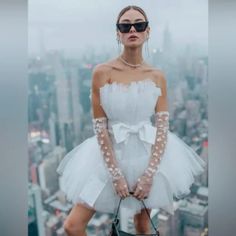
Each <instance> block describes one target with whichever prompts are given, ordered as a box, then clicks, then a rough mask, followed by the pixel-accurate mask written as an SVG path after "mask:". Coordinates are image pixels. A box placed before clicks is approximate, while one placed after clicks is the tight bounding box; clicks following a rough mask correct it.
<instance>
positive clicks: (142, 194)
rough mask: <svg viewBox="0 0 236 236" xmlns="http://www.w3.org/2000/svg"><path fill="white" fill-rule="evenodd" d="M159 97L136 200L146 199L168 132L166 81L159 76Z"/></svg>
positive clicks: (137, 187) (136, 191)
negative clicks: (154, 129)
mask: <svg viewBox="0 0 236 236" xmlns="http://www.w3.org/2000/svg"><path fill="white" fill-rule="evenodd" d="M160 81H161V85H160V86H161V96H160V97H158V101H157V104H156V107H155V126H156V127H157V133H156V139H155V143H154V145H153V146H152V151H151V157H150V161H149V164H148V167H147V168H146V170H145V172H144V174H143V175H142V176H141V177H140V178H139V179H138V182H137V185H136V186H135V193H134V196H135V197H137V198H138V199H144V198H146V197H148V195H149V192H150V190H151V186H152V181H153V177H154V175H155V173H156V171H157V169H158V166H159V164H160V161H161V158H162V156H163V154H164V151H165V147H166V143H167V138H168V130H169V112H168V98H167V86H166V79H165V76H164V75H163V74H161V78H160Z"/></svg>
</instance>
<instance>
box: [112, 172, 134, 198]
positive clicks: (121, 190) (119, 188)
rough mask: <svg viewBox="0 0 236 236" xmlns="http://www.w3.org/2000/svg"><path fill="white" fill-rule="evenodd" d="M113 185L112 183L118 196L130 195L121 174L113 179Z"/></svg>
mask: <svg viewBox="0 0 236 236" xmlns="http://www.w3.org/2000/svg"><path fill="white" fill-rule="evenodd" d="M113 185H114V187H115V190H116V193H117V194H118V195H119V197H121V198H126V197H128V196H130V194H129V189H128V184H127V182H126V180H125V178H124V177H123V176H122V177H120V178H119V179H117V180H113Z"/></svg>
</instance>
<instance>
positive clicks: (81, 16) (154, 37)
mask: <svg viewBox="0 0 236 236" xmlns="http://www.w3.org/2000/svg"><path fill="white" fill-rule="evenodd" d="M130 4H133V5H138V6H141V7H142V8H143V9H144V10H145V11H146V13H147V15H148V18H149V21H150V27H151V34H150V40H149V45H151V47H161V42H162V41H161V40H162V38H161V36H162V32H163V29H164V28H165V27H166V25H167V24H168V25H169V29H170V31H171V32H172V36H173V40H174V41H175V42H176V44H179V43H181V44H182V43H184V44H186V43H197V44H200V45H203V46H205V47H206V46H207V43H208V1H207V0H136V1H131V0H40V1H39V0H30V1H28V16H29V18H28V19H29V28H28V45H29V46H28V49H29V53H31V52H36V51H38V50H39V45H40V43H39V42H40V40H39V38H40V36H39V35H40V33H39V32H40V31H41V32H43V36H41V38H44V44H45V47H46V49H60V48H64V49H66V51H67V52H68V53H70V52H75V51H79V50H81V49H85V48H87V47H91V48H92V47H95V49H96V50H101V49H103V48H111V47H113V48H117V42H116V34H115V21H116V17H117V15H118V13H119V11H120V10H121V9H122V8H123V7H125V6H127V5H130ZM41 35H42V34H41Z"/></svg>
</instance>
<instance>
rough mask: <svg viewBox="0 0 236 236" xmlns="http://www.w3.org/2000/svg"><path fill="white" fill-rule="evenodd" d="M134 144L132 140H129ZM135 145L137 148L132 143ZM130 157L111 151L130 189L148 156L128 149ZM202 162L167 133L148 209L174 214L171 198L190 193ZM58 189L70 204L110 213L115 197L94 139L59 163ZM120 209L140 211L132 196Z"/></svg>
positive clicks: (115, 201) (179, 141) (114, 203)
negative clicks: (78, 204)
mask: <svg viewBox="0 0 236 236" xmlns="http://www.w3.org/2000/svg"><path fill="white" fill-rule="evenodd" d="M133 141H134V140H133ZM136 144H137V145H136V146H137V147H138V146H140V144H139V143H137V140H136ZM129 145H130V146H131V149H130V150H132V153H131V154H132V155H130V152H129V154H128V155H127V153H126V154H125V153H124V152H123V153H122V150H121V149H119V150H118V149H116V148H115V150H114V151H115V154H116V159H117V161H118V164H119V167H120V168H121V169H122V172H123V174H124V175H125V178H126V180H127V182H128V186H129V189H130V190H132V188H133V186H134V185H135V183H136V181H137V179H138V177H139V176H141V175H142V173H143V171H144V170H145V168H146V167H147V165H148V162H149V159H150V155H145V154H144V153H142V152H139V151H138V149H137V148H136V147H133V148H132V140H131V144H129ZM205 167H206V163H205V161H203V160H202V158H201V157H199V156H198V155H197V153H196V152H195V151H193V149H192V148H190V147H189V146H188V145H187V144H186V143H184V142H183V141H182V140H181V139H180V138H179V137H178V136H177V135H175V134H174V133H172V132H170V131H168V139H167V144H166V149H165V152H164V155H163V157H162V160H161V163H160V166H159V168H158V171H157V172H156V174H155V176H154V179H153V184H152V188H151V191H150V194H149V197H148V198H147V199H145V200H144V202H145V205H146V206H147V207H148V208H150V209H159V208H161V209H164V210H165V211H167V212H169V213H170V214H172V215H173V214H174V208H173V200H174V199H173V196H175V197H176V198H183V197H185V196H187V195H188V194H189V193H190V187H191V185H192V184H193V182H194V180H195V178H194V177H195V176H198V175H200V174H202V173H203V172H204V169H205ZM57 173H58V174H59V175H60V184H61V190H62V191H63V192H64V193H65V194H66V197H67V200H69V201H71V202H72V203H73V204H76V203H83V204H85V205H86V206H87V207H90V208H93V209H95V210H96V211H99V212H106V213H114V212H115V209H116V208H117V205H118V202H119V197H118V196H117V194H116V192H115V189H114V187H113V184H112V181H111V178H110V176H109V174H108V170H107V169H106V166H105V164H104V161H103V156H102V154H101V151H100V147H99V145H98V142H97V138H96V136H92V137H90V138H88V139H86V140H85V141H84V142H82V143H81V144H80V145H78V146H76V147H75V148H74V149H73V150H72V151H70V152H69V153H68V154H67V155H66V156H65V157H64V158H63V160H62V161H61V162H60V164H59V166H58V168H57ZM122 207H126V208H129V209H131V210H132V211H133V212H134V213H138V212H140V210H141V209H142V204H141V202H140V201H138V200H137V199H136V198H134V197H128V198H125V199H124V200H123V201H122Z"/></svg>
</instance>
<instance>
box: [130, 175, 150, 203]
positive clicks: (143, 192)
mask: <svg viewBox="0 0 236 236" xmlns="http://www.w3.org/2000/svg"><path fill="white" fill-rule="evenodd" d="M152 181H153V179H152V177H148V176H147V174H146V173H144V174H143V175H142V176H141V177H140V178H138V182H137V184H136V185H135V187H134V194H133V196H134V197H136V198H137V199H138V200H143V199H145V198H148V195H149V193H150V190H151V187H152Z"/></svg>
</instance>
